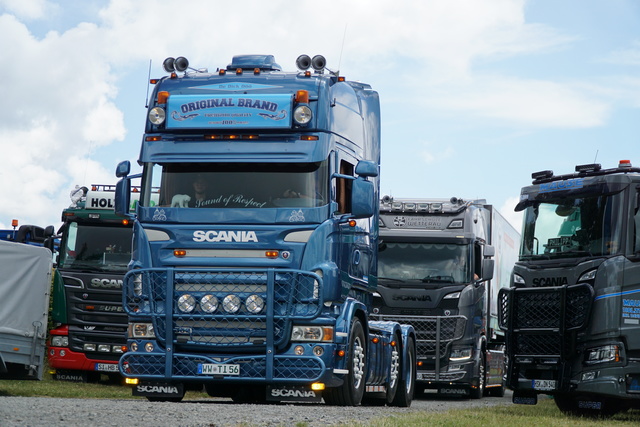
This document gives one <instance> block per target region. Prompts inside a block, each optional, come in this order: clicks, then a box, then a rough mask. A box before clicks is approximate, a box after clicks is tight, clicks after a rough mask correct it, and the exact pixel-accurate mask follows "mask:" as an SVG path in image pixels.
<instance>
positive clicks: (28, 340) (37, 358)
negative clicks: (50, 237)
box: [0, 240, 53, 380]
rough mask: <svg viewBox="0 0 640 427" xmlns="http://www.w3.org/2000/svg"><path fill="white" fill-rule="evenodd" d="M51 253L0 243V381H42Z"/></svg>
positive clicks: (37, 247) (4, 242)
mask: <svg viewBox="0 0 640 427" xmlns="http://www.w3.org/2000/svg"><path fill="white" fill-rule="evenodd" d="M52 258H53V257H52V254H51V251H50V250H49V249H47V248H44V247H42V246H33V245H25V244H22V243H14V242H8V241H3V240H0V378H2V379H37V380H41V379H42V374H43V370H44V361H45V349H46V335H47V319H48V314H49V294H50V289H51V275H52V272H53V270H52V267H53V260H52Z"/></svg>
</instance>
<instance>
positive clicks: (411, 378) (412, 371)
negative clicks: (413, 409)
mask: <svg viewBox="0 0 640 427" xmlns="http://www.w3.org/2000/svg"><path fill="white" fill-rule="evenodd" d="M415 348H416V347H415V344H414V343H413V339H412V338H409V339H407V348H406V354H407V359H406V360H407V362H406V365H405V364H401V366H400V372H399V382H398V391H397V392H396V396H395V398H394V399H393V402H392V403H391V405H393V406H400V407H402V408H408V407H409V406H411V402H412V401H413V393H414V392H415V386H416V359H415Z"/></svg>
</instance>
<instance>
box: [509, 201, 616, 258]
mask: <svg viewBox="0 0 640 427" xmlns="http://www.w3.org/2000/svg"><path fill="white" fill-rule="evenodd" d="M621 206H622V196H621V194H617V195H609V196H593V197H575V198H568V197H563V198H562V199H559V200H546V201H545V202H544V203H541V202H534V203H533V204H532V205H530V206H528V207H527V208H526V210H525V212H524V223H523V231H522V247H521V249H520V259H521V260H527V259H532V258H536V257H541V258H544V259H555V258H568V257H582V256H602V255H612V254H615V253H618V252H619V250H620V238H621V234H620V231H621V230H620V227H621V224H622V222H623V221H622V209H621Z"/></svg>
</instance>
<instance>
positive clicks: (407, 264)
mask: <svg viewBox="0 0 640 427" xmlns="http://www.w3.org/2000/svg"><path fill="white" fill-rule="evenodd" d="M470 253H471V251H470V247H469V245H456V244H439V243H402V242H384V243H383V244H382V245H381V247H380V251H379V254H378V275H379V280H381V281H385V280H388V281H397V282H415V283H419V284H425V283H435V284H451V283H469V282H470V281H471V262H470Z"/></svg>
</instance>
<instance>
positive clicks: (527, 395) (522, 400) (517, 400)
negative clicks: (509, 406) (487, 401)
mask: <svg viewBox="0 0 640 427" xmlns="http://www.w3.org/2000/svg"><path fill="white" fill-rule="evenodd" d="M511 401H512V402H513V403H514V404H516V405H537V404H538V395H537V394H536V393H531V392H525V391H519V390H515V391H514V392H513V397H512V398H511Z"/></svg>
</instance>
